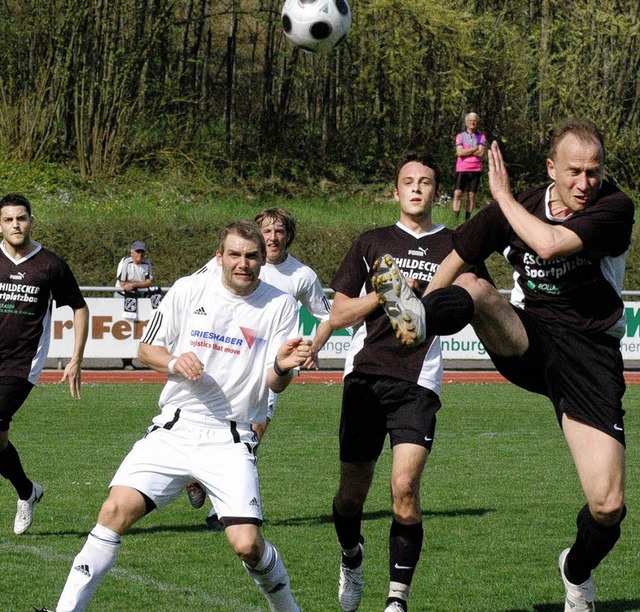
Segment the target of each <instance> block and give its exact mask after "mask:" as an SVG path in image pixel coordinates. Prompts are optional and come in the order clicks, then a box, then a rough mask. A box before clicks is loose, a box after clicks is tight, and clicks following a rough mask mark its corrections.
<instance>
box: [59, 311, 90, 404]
mask: <svg viewBox="0 0 640 612" xmlns="http://www.w3.org/2000/svg"><path fill="white" fill-rule="evenodd" d="M73 333H74V341H73V355H72V356H71V361H69V363H68V364H67V367H66V368H65V369H64V372H63V374H62V378H61V379H60V382H65V381H69V391H70V392H71V397H76V398H78V399H81V397H82V396H81V394H80V386H81V384H82V369H81V368H82V358H83V356H84V347H85V346H86V344H87V337H88V335H89V308H88V307H87V306H83V307H82V308H75V309H74V311H73Z"/></svg>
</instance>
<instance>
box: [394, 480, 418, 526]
mask: <svg viewBox="0 0 640 612" xmlns="http://www.w3.org/2000/svg"><path fill="white" fill-rule="evenodd" d="M391 496H392V501H393V510H394V513H395V514H396V515H398V516H399V517H400V518H401V519H407V518H410V517H414V515H415V513H416V509H419V507H420V501H419V498H420V492H419V481H416V480H415V479H414V478H411V477H410V476H398V477H395V478H394V479H393V482H392V483H391Z"/></svg>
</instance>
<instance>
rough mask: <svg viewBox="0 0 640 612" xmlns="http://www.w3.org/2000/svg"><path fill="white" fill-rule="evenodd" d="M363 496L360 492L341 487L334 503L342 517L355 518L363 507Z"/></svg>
mask: <svg viewBox="0 0 640 612" xmlns="http://www.w3.org/2000/svg"><path fill="white" fill-rule="evenodd" d="M364 501H365V495H364V494H362V493H361V492H360V491H357V490H353V489H346V488H344V487H341V488H340V490H339V491H338V493H337V494H336V496H335V499H334V503H335V505H336V508H337V510H338V512H340V514H342V516H355V515H356V514H358V513H359V512H360V511H361V510H362V507H363V506H364Z"/></svg>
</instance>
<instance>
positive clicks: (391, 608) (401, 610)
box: [384, 601, 407, 612]
mask: <svg viewBox="0 0 640 612" xmlns="http://www.w3.org/2000/svg"><path fill="white" fill-rule="evenodd" d="M384 612H407V608H406V607H405V606H403V605H402V604H401V603H400V602H399V601H392V602H391V603H390V604H388V605H387V607H386V608H385V609H384Z"/></svg>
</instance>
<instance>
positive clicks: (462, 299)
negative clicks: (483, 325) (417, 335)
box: [422, 285, 474, 336]
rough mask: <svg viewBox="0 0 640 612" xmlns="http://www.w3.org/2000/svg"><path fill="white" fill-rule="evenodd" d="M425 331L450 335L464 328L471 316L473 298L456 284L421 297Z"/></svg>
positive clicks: (469, 321)
mask: <svg viewBox="0 0 640 612" xmlns="http://www.w3.org/2000/svg"><path fill="white" fill-rule="evenodd" d="M422 305H423V306H424V313H425V317H426V323H427V332H428V333H429V334H436V335H438V336H450V335H451V334H455V333H456V332H459V331H460V330H461V329H464V328H465V327H466V326H467V325H468V324H469V323H471V319H472V318H473V311H474V305H473V299H472V297H471V295H469V292H468V291H467V290H466V289H463V288H462V287H459V286H458V285H450V286H449V287H443V288H442V289H436V290H435V291H434V292H433V293H429V294H428V295H427V296H425V297H423V298H422Z"/></svg>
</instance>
